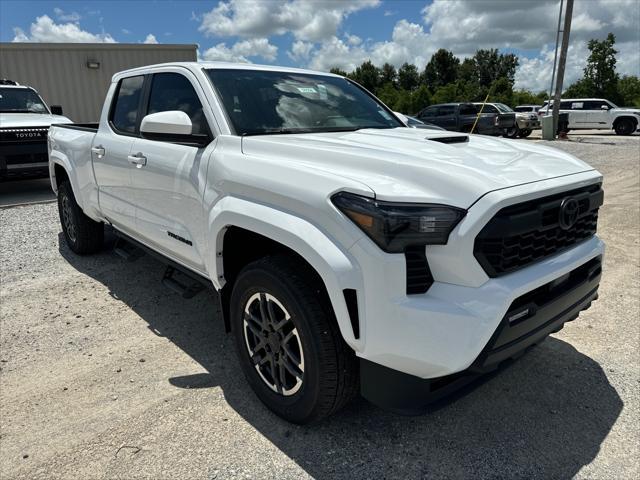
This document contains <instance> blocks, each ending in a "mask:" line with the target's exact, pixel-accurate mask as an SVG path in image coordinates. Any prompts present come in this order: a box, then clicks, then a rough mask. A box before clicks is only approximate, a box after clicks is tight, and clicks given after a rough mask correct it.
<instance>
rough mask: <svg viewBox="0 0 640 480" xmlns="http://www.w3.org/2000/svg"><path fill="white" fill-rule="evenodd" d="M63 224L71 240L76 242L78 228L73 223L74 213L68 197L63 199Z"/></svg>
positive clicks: (65, 196) (64, 196)
mask: <svg viewBox="0 0 640 480" xmlns="http://www.w3.org/2000/svg"><path fill="white" fill-rule="evenodd" d="M62 222H63V223H64V229H65V231H66V232H67V235H68V236H69V240H71V241H72V242H75V241H76V226H75V223H73V213H72V211H71V201H70V200H69V196H68V195H63V197H62Z"/></svg>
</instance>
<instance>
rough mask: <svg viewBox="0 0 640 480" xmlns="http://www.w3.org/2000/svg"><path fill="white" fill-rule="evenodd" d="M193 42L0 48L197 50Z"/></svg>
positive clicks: (8, 45)
mask: <svg viewBox="0 0 640 480" xmlns="http://www.w3.org/2000/svg"><path fill="white" fill-rule="evenodd" d="M197 48H198V45H197V44H195V43H153V44H148V43H39V42H0V50H5V49H6V50H190V51H191V50H197Z"/></svg>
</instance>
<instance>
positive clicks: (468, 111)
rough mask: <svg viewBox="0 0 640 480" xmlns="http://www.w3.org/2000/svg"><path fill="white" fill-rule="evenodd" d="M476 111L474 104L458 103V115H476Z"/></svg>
mask: <svg viewBox="0 0 640 480" xmlns="http://www.w3.org/2000/svg"><path fill="white" fill-rule="evenodd" d="M477 113H478V110H477V109H476V106H475V105H460V115H476V114H477Z"/></svg>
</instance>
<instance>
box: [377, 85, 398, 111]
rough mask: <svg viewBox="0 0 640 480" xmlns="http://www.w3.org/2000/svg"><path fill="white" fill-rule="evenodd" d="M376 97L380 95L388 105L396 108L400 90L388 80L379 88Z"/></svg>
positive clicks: (393, 108)
mask: <svg viewBox="0 0 640 480" xmlns="http://www.w3.org/2000/svg"><path fill="white" fill-rule="evenodd" d="M376 97H378V98H379V99H380V100H381V101H382V103H384V104H385V105H386V106H387V107H389V108H390V109H392V110H395V109H396V103H397V102H398V98H399V97H400V92H399V91H398V90H397V89H396V87H395V86H394V85H393V84H392V83H391V82H387V83H385V84H384V85H383V86H382V87H380V88H378V91H377V92H376Z"/></svg>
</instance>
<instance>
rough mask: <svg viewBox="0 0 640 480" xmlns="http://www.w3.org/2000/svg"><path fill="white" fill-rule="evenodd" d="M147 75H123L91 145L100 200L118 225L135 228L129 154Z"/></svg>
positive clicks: (105, 213)
mask: <svg viewBox="0 0 640 480" xmlns="http://www.w3.org/2000/svg"><path fill="white" fill-rule="evenodd" d="M143 86H144V75H136V76H132V77H126V78H123V79H122V80H120V81H119V82H118V84H117V85H116V87H115V91H114V94H113V96H112V99H113V100H112V102H111V105H110V106H108V107H105V108H109V111H108V117H107V119H106V120H107V121H106V122H105V121H101V122H100V127H99V129H98V133H97V134H96V136H95V139H94V141H93V147H92V148H91V158H92V160H93V171H94V174H95V177H96V183H97V184H98V201H99V203H100V210H101V211H102V213H103V214H104V216H105V217H106V218H107V219H108V220H109V221H110V222H111V223H112V224H113V225H115V226H116V227H118V228H119V229H121V230H123V231H125V232H128V233H131V232H132V231H134V230H135V223H136V219H135V209H136V206H135V204H136V195H135V193H134V191H133V186H132V182H131V163H130V162H129V159H128V156H129V153H130V152H131V148H132V146H133V142H134V140H135V138H136V136H137V135H138V128H139V124H140V116H139V112H140V106H141V102H142V97H143V95H142V92H143Z"/></svg>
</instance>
